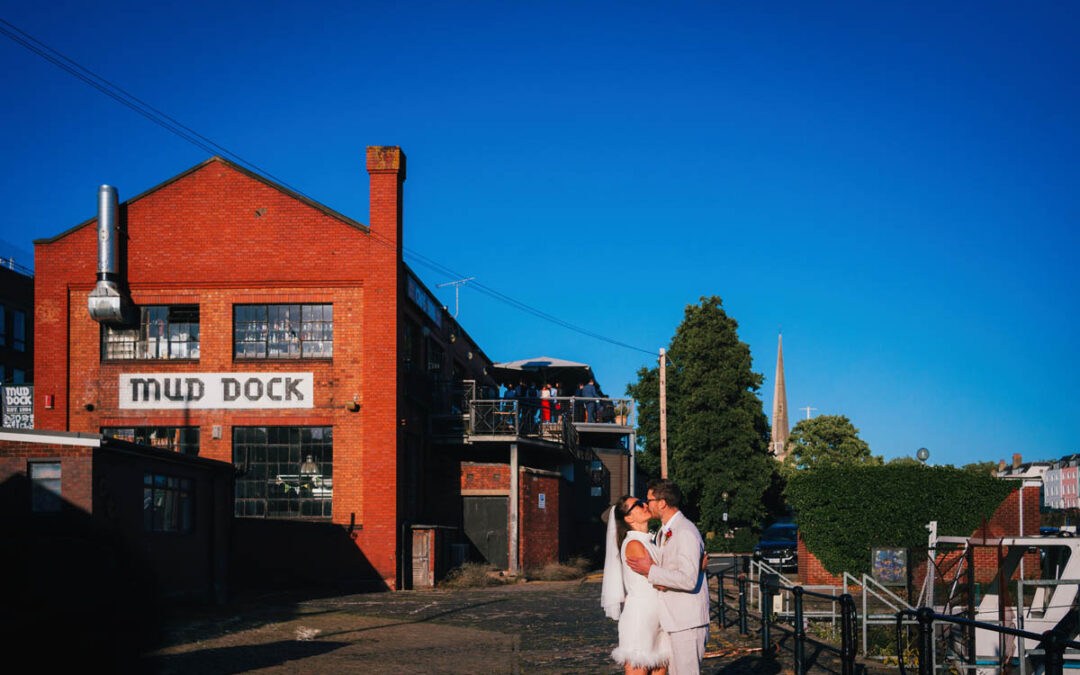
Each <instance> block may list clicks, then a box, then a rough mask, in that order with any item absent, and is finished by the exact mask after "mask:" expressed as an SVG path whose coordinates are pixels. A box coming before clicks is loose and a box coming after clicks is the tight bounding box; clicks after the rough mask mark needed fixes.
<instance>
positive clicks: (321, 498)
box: [232, 425, 334, 521]
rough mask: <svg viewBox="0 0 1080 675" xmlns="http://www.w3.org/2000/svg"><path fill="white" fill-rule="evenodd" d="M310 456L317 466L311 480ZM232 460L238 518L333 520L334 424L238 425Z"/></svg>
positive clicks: (233, 438) (233, 441)
mask: <svg viewBox="0 0 1080 675" xmlns="http://www.w3.org/2000/svg"><path fill="white" fill-rule="evenodd" d="M305 432H306V433H307V434H308V437H307V439H306V441H305ZM309 457H310V458H311V461H313V462H314V464H315V467H314V471H315V472H314V473H312V474H310V476H311V477H310V478H308V477H307V476H308V475H309V474H307V473H306V472H305V467H304V465H305V464H306V463H307V460H308V458H309ZM232 461H233V466H234V467H235V468H236V470H237V476H236V480H235V487H234V500H233V501H234V507H233V515H234V517H237V518H263V519H275V520H293V521H296V520H317V521H329V520H330V519H331V518H332V516H333V508H334V499H333V480H334V427H333V426H332V425H324V426H323V425H312V426H306V425H305V426H270V425H267V426H235V427H233V429H232ZM316 511H317V513H316Z"/></svg>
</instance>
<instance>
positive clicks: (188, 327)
mask: <svg viewBox="0 0 1080 675" xmlns="http://www.w3.org/2000/svg"><path fill="white" fill-rule="evenodd" d="M101 355H102V358H103V359H106V360H108V359H123V360H131V359H197V358H199V306H198V305H151V306H145V307H140V308H139V326H138V327H137V328H114V327H112V326H102V329H101Z"/></svg>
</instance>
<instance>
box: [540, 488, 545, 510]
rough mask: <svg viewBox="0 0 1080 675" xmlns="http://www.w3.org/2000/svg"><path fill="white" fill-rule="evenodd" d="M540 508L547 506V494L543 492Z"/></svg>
mask: <svg viewBox="0 0 1080 675" xmlns="http://www.w3.org/2000/svg"><path fill="white" fill-rule="evenodd" d="M540 508H542V509H544V508H547V495H546V494H544V493H543V492H541V493H540Z"/></svg>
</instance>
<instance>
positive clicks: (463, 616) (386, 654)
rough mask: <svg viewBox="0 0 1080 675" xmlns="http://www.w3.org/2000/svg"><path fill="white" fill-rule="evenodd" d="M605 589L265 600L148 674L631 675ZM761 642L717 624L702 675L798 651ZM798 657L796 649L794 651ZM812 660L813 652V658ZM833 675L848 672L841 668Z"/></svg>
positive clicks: (736, 670)
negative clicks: (764, 647) (619, 654)
mask: <svg viewBox="0 0 1080 675" xmlns="http://www.w3.org/2000/svg"><path fill="white" fill-rule="evenodd" d="M599 598H600V584H599V583H598V582H597V580H595V579H590V580H586V581H584V582H582V581H572V582H546V583H545V582H539V583H538V582H534V583H528V584H515V585H510V586H499V587H494V588H483V589H467V590H432V591H405V592H399V593H369V594H360V595H347V596H338V597H326V598H316V599H295V598H294V599H290V598H288V597H284V596H266V597H262V598H250V599H246V600H243V601H237V602H235V603H233V604H231V605H228V606H225V607H221V608H215V609H214V610H202V611H200V612H189V613H186V614H185V615H184V616H178V617H174V618H173V619H171V620H170V621H168V622H167V623H166V624H165V627H164V628H165V640H164V646H162V647H161V648H160V649H158V650H157V651H155V652H153V653H152V654H149V655H147V656H146V657H144V659H143V662H142V664H141V666H142V670H143V671H144V672H152V673H160V674H162V675H171V674H180V673H200V674H201V675H215V674H225V673H242V672H252V673H353V672H364V673H621V672H622V669H621V668H619V667H618V666H617V665H616V664H615V663H614V662H613V661H612V660H611V658H610V656H609V655H610V652H611V649H612V648H613V647H614V645H615V643H616V642H617V640H618V636H617V628H616V623H615V622H614V621H611V620H609V619H607V618H606V617H604V615H603V612H602V611H601V610H600V604H599ZM757 640H758V638H757V636H756V635H755V634H753V632H752V633H751V635H750V636H749V637H740V636H739V635H738V634H737V631H736V630H735V628H734V627H731V628H728V629H727V630H725V631H718V630H717V628H716V626H715V624H714V626H713V630H712V637H711V638H710V644H709V652H715V653H717V654H720V656H717V657H714V658H708V659H706V661H705V663H704V666H703V669H702V672H704V673H724V674H725V675H741V674H743V673H747V674H749V673H754V674H757V675H774V674H776V673H780V672H781V671H782V670H783V671H790V670H791V658H790V651H786V652H784V651H782V652H781V654H780V656H779V658H778V659H776V660H771V659H761V658H760V653H759V652H758V651H755V648H758V647H760V645H759V643H758V642H757ZM788 649H789V650H790V647H788ZM810 653H812V651H811V650H808V654H810ZM821 665H823V666H826V669H825V670H822V669H820V668H815V669H814V671H812V672H839V667H838V663H836V662H835V660H834V659H830V658H824V657H823V658H822V659H821Z"/></svg>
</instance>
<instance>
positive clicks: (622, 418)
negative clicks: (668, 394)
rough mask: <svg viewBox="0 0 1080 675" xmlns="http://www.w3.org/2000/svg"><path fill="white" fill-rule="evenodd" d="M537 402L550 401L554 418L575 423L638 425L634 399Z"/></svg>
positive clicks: (566, 398)
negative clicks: (563, 418)
mask: <svg viewBox="0 0 1080 675" xmlns="http://www.w3.org/2000/svg"><path fill="white" fill-rule="evenodd" d="M529 400H532V399H529ZM535 400H539V401H540V402H541V404H542V403H543V402H544V401H548V402H549V403H548V405H549V406H550V410H551V413H552V415H553V416H554V415H560V416H566V415H568V416H569V417H570V419H571V420H572V421H574V422H581V423H587V424H613V425H618V426H629V427H632V426H636V425H637V414H636V410H635V408H634V399H632V398H606V397H596V398H584V397H580V396H556V397H554V398H548V399H535Z"/></svg>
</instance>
